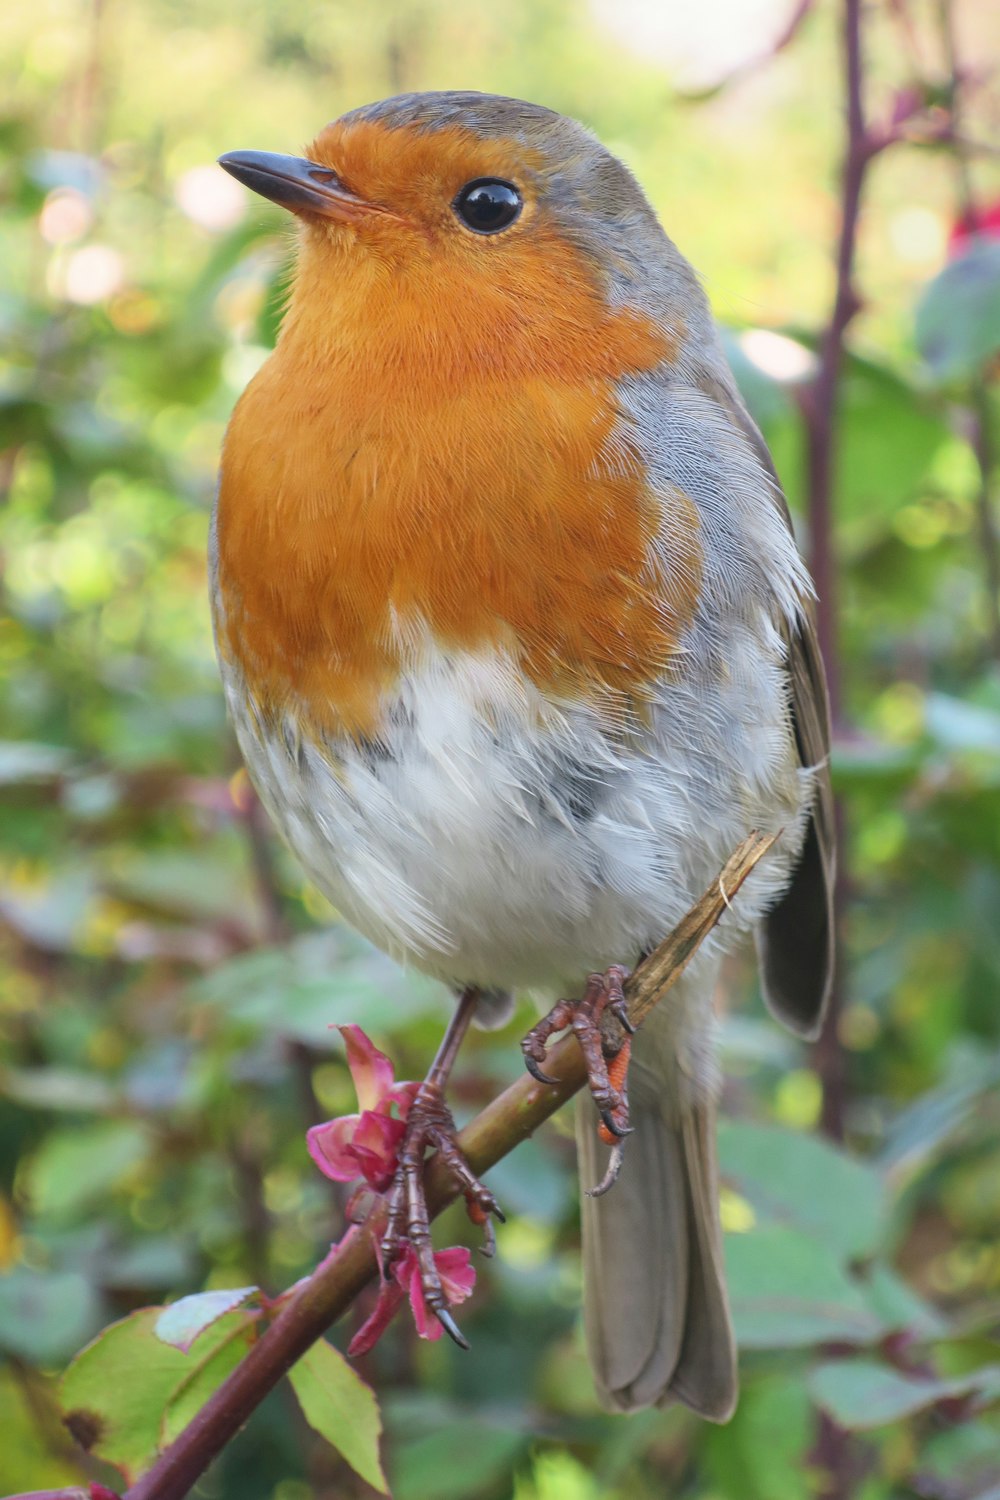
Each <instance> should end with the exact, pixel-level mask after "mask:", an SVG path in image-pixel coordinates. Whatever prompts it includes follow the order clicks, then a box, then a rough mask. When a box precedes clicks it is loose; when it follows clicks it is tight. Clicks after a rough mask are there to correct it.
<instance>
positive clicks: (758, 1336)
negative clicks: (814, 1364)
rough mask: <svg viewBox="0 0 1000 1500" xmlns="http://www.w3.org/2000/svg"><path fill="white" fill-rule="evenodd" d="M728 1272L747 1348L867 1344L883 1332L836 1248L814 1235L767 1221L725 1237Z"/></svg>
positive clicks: (735, 1312) (739, 1329)
mask: <svg viewBox="0 0 1000 1500" xmlns="http://www.w3.org/2000/svg"><path fill="white" fill-rule="evenodd" d="M726 1267H727V1277H728V1282H729V1292H730V1298H731V1301H732V1311H733V1322H734V1325H735V1328H736V1335H737V1338H738V1340H739V1342H740V1344H742V1345H743V1346H745V1347H747V1348H757V1349H780V1348H799V1347H801V1346H803V1345H807V1344H816V1343H823V1342H826V1341H828V1340H830V1339H843V1340H846V1341H849V1342H851V1343H859V1344H870V1343H873V1342H874V1341H875V1340H876V1339H877V1338H878V1337H879V1336H880V1334H881V1333H882V1332H883V1331H884V1330H883V1325H882V1323H881V1321H880V1320H879V1318H877V1317H876V1315H875V1313H874V1312H873V1310H872V1309H871V1307H870V1306H869V1304H868V1302H867V1301H866V1299H865V1297H864V1295H863V1293H862V1291H861V1288H860V1287H859V1286H858V1284H857V1282H855V1281H854V1280H852V1279H851V1278H850V1277H848V1275H847V1273H846V1272H845V1270H844V1268H843V1265H842V1264H841V1261H840V1258H839V1257H838V1255H837V1254H836V1252H835V1251H834V1249H833V1248H832V1247H831V1246H829V1245H826V1244H824V1243H822V1242H821V1241H820V1240H818V1239H816V1238H815V1237H814V1236H813V1235H811V1234H805V1233H803V1232H802V1231H801V1230H798V1229H787V1228H784V1227H782V1226H781V1225H776V1224H772V1225H767V1226H765V1227H764V1228H762V1229H757V1230H754V1231H752V1232H751V1233H749V1234H733V1235H729V1236H727V1239H726Z"/></svg>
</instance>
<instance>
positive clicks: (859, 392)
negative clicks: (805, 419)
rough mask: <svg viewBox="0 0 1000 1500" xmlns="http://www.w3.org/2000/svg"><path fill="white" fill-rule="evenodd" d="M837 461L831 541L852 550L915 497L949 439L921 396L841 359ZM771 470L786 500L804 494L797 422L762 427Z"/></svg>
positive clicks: (885, 373) (884, 370)
mask: <svg viewBox="0 0 1000 1500" xmlns="http://www.w3.org/2000/svg"><path fill="white" fill-rule="evenodd" d="M839 428H840V444H839V451H838V462H837V474H838V482H837V515H838V531H839V536H840V537H841V539H842V540H843V542H844V543H846V544H847V545H848V547H849V549H850V550H851V551H852V552H857V551H858V549H859V548H861V547H863V546H866V545H868V544H869V543H870V541H871V538H872V537H873V536H878V535H882V534H884V533H885V530H886V525H887V522H888V521H889V520H890V519H891V517H892V516H893V515H894V513H895V512H896V511H897V510H898V509H899V507H900V506H901V505H903V504H905V502H906V501H907V500H909V499H911V498H912V497H913V496H914V495H915V494H917V493H918V492H919V491H920V489H921V486H922V484H923V482H924V480H925V477H926V474H927V471H928V469H929V468H930V465H931V463H932V461H933V460H934V458H935V456H936V454H937V452H938V449H939V448H940V447H941V446H942V444H944V443H948V442H950V441H951V440H952V439H951V434H950V432H949V429H948V427H947V425H946V424H945V422H944V421H943V419H942V418H941V416H940V414H939V413H937V412H935V411H934V410H933V408H932V407H931V405H930V403H929V401H928V399H927V397H926V396H925V395H924V394H923V393H922V392H921V391H919V390H917V389H916V388H915V387H914V386H912V385H911V384H909V383H908V382H907V381H905V380H903V379H901V378H900V376H899V375H898V374H897V373H896V371H895V370H892V369H889V368H888V367H887V366H885V365H880V364H875V363H874V362H873V361H871V360H864V359H859V358H858V357H857V355H852V356H849V357H848V358H847V359H846V360H845V362H844V367H843V382H842V386H841V392H840V417H839ZM767 436H768V441H769V443H770V446H771V451H772V454H773V457H774V462H775V466H776V467H777V470H778V473H779V475H780V476H781V480H782V483H783V484H784V485H785V486H786V488H787V490H788V493H789V498H790V499H791V500H793V501H799V500H801V498H802V497H803V496H804V494H805V444H804V440H803V433H802V424H801V422H784V423H779V424H777V425H776V426H775V427H773V428H769V429H768V433H767Z"/></svg>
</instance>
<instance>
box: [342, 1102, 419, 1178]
mask: <svg viewBox="0 0 1000 1500" xmlns="http://www.w3.org/2000/svg"><path fill="white" fill-rule="evenodd" d="M405 1135H406V1126H405V1125H404V1124H403V1122H402V1120H393V1119H392V1118H390V1116H388V1115H383V1114H380V1113H378V1112H377V1111H376V1110H371V1109H366V1110H365V1112H364V1114H363V1115H362V1116H361V1118H360V1120H359V1121H358V1125H357V1127H356V1129H355V1131H354V1136H353V1139H352V1141H351V1145H350V1154H351V1156H352V1157H353V1158H354V1160H355V1161H356V1162H357V1163H358V1166H359V1167H360V1168H361V1173H362V1175H363V1177H364V1179H365V1181H366V1182H367V1183H369V1184H370V1185H371V1186H372V1187H373V1188H374V1189H375V1191H376V1192H378V1193H381V1192H384V1190H385V1189H386V1188H387V1187H388V1186H389V1184H390V1182H391V1181H392V1179H393V1177H394V1176H395V1175H396V1166H397V1163H398V1160H399V1148H400V1146H401V1144H402V1142H403V1137H404V1136H405ZM355 1176H357V1173H355Z"/></svg>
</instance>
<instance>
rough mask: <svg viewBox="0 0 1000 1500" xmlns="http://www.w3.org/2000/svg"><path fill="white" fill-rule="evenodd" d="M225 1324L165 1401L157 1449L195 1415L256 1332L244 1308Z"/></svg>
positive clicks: (177, 1433) (181, 1429) (244, 1350)
mask: <svg viewBox="0 0 1000 1500" xmlns="http://www.w3.org/2000/svg"><path fill="white" fill-rule="evenodd" d="M226 1325H227V1327H229V1332H228V1334H227V1335H226V1337H225V1338H224V1339H222V1341H221V1342H220V1343H217V1344H216V1343H214V1342H213V1345H212V1352H211V1353H210V1354H208V1355H207V1356H206V1357H205V1358H203V1359H202V1360H201V1361H200V1363H198V1364H195V1365H193V1367H192V1369H191V1372H190V1374H189V1375H188V1376H187V1377H186V1378H185V1379H184V1380H182V1381H181V1383H180V1385H179V1386H178V1387H177V1389H176V1390H175V1391H174V1393H173V1395H172V1396H171V1397H170V1399H169V1401H168V1402H167V1405H166V1407H165V1409H164V1412H163V1421H162V1423H161V1425H160V1449H161V1451H162V1450H163V1449H164V1448H166V1447H168V1446H169V1445H170V1444H171V1443H172V1442H173V1441H174V1439H175V1438H176V1437H178V1436H179V1435H180V1433H182V1432H183V1431H184V1428H185V1427H186V1426H187V1425H188V1423H189V1422H190V1421H192V1419H193V1418H194V1417H196V1416H197V1414H198V1412H200V1411H201V1409H202V1407H203V1406H204V1405H205V1402H206V1401H207V1400H208V1398H209V1396H211V1395H213V1394H214V1392H215V1391H217V1390H218V1389H219V1386H220V1385H221V1384H222V1382H223V1381H224V1380H225V1379H226V1378H227V1376H229V1375H231V1374H232V1372H233V1371H234V1370H235V1369H236V1366H237V1365H238V1364H239V1363H240V1361H241V1360H242V1359H243V1357H244V1355H245V1354H246V1352H247V1350H248V1349H249V1348H250V1346H251V1344H253V1342H254V1340H255V1338H256V1336H257V1317H256V1315H254V1314H248V1313H247V1312H246V1311H244V1312H242V1313H241V1315H240V1316H239V1317H237V1318H227V1319H226ZM230 1325H231V1326H230Z"/></svg>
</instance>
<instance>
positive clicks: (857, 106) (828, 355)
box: [804, 0, 876, 1140]
mask: <svg viewBox="0 0 1000 1500" xmlns="http://www.w3.org/2000/svg"><path fill="white" fill-rule="evenodd" d="M843 48H844V72H845V91H846V111H845V114H846V143H845V149H844V165H843V173H842V178H841V209H840V236H839V240H838V244H837V257H836V285H835V290H834V297H833V308H832V311H831V314H830V321H829V324H828V326H827V328H826V331H825V333H824V334H823V337H822V339H821V342H820V355H819V369H818V371H817V373H816V377H815V380H814V381H813V383H812V386H811V387H810V389H809V390H808V391H807V392H806V399H805V401H804V412H805V418H806V451H807V476H808V505H809V531H810V565H811V567H812V574H813V578H814V580H815V583H816V591H817V594H818V596H819V597H818V604H817V613H816V623H817V631H818V634H819V642H820V649H821V650H822V653H823V661H824V663H825V666H826V675H827V683H828V685H829V691H830V711H831V717H832V720H833V730H834V735H836V734H837V732H838V730H839V729H841V728H842V724H843V720H842V711H843V710H842V702H841V690H840V658H839V651H838V641H837V587H836V554H835V549H834V540H833V491H834V483H835V477H836V476H835V471H834V457H835V439H836V429H837V407H838V399H839V395H840V377H841V370H842V365H843V354H844V335H845V333H846V331H847V327H848V325H849V323H850V322H851V319H852V318H853V317H854V315H855V313H856V312H857V311H858V308H859V307H860V305H861V303H860V298H859V297H858V294H857V291H856V289H855V286H854V262H855V253H856V246H857V236H858V219H859V214H860V209H861V194H862V189H863V187H864V182H865V175H866V172H867V169H868V166H869V164H870V162H871V160H872V157H873V155H874V152H875V149H876V147H875V143H874V141H873V139H872V137H871V136H870V134H869V132H868V129H867V127H866V124H865V113H864V99H863V62H864V60H863V55H862V48H861V0H844V8H843ZM837 833H838V842H839V845H840V850H841V857H840V860H839V861H838V869H839V873H838V876H837V885H836V889H835V891H834V922H835V926H836V929H837V931H838V932H839V931H840V928H841V922H842V918H843V911H844V904H845V894H846V891H845V884H844V874H843V871H844V868H845V859H844V817H843V809H842V807H841V806H840V805H839V804H838V807H837ZM842 973H843V965H842V963H839V962H838V963H837V965H836V972H835V975H834V985H833V993H832V994H831V996H830V1005H829V1009H828V1011H827V1016H826V1023H825V1025H824V1028H823V1032H822V1035H821V1036H820V1039H819V1041H818V1042H817V1044H816V1048H815V1064H816V1071H817V1073H818V1074H819V1077H820V1081H821V1082H822V1085H823V1110H822V1117H821V1124H822V1127H823V1130H824V1131H825V1133H826V1134H827V1135H829V1136H831V1137H832V1138H833V1139H834V1140H841V1139H842V1138H843V1135H844V1112H845V1103H846V1100H845V1094H846V1087H845V1084H846V1079H845V1063H844V1056H843V1051H842V1048H841V1046H840V1043H839V1040H838V1037H837V1026H838V1020H839V1017H840V1013H841V1010H842V1008H843V989H842V979H841V977H840V976H841V975H842Z"/></svg>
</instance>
